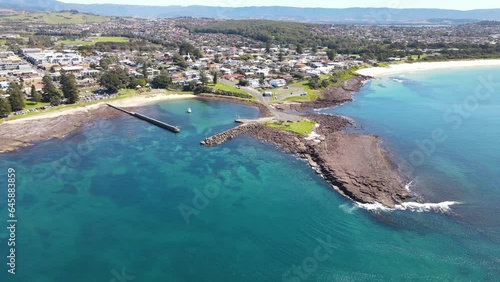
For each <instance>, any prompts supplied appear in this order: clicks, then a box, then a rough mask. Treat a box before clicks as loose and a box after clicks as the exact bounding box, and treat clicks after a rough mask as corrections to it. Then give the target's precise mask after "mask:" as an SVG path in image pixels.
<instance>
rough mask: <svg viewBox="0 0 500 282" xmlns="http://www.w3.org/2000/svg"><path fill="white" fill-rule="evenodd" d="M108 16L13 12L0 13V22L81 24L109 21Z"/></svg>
mask: <svg viewBox="0 0 500 282" xmlns="http://www.w3.org/2000/svg"><path fill="white" fill-rule="evenodd" d="M109 20H110V18H109V17H104V16H96V15H91V14H85V13H72V12H51V13H47V12H43V11H34V12H33V11H32V12H14V13H5V14H0V24H1V23H7V22H8V23H43V24H81V23H99V22H106V21H109Z"/></svg>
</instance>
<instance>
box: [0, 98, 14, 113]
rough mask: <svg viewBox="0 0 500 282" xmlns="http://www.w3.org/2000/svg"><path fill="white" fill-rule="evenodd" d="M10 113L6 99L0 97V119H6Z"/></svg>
mask: <svg viewBox="0 0 500 282" xmlns="http://www.w3.org/2000/svg"><path fill="white" fill-rule="evenodd" d="M11 112H12V109H11V107H10V103H9V101H8V100H7V99H5V98H2V97H0V117H6V116H8V115H9V114H10V113H11Z"/></svg>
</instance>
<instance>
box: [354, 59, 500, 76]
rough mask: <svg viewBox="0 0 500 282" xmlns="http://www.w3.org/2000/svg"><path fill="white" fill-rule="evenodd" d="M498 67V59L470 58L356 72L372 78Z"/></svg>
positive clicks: (397, 65) (398, 65)
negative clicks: (468, 59)
mask: <svg viewBox="0 0 500 282" xmlns="http://www.w3.org/2000/svg"><path fill="white" fill-rule="evenodd" d="M475 67H477V68H481V67H500V59H491V60H470V61H449V62H418V63H405V64H392V65H389V66H388V67H373V68H366V69H360V70H358V71H357V73H358V74H360V75H363V76H368V77H373V78H380V77H385V76H390V75H398V74H405V73H412V72H422V71H432V70H453V69H463V68H475Z"/></svg>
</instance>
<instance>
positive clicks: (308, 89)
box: [285, 80, 320, 102]
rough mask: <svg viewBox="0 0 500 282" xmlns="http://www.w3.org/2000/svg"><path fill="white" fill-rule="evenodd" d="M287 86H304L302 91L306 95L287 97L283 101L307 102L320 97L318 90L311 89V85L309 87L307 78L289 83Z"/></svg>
mask: <svg viewBox="0 0 500 282" xmlns="http://www.w3.org/2000/svg"><path fill="white" fill-rule="evenodd" d="M289 86H290V87H297V88H304V91H305V92H306V93H307V96H295V97H288V98H286V99H285V101H297V102H308V101H315V100H317V99H318V98H319V97H320V91H319V90H313V89H311V87H309V82H308V81H307V80H302V81H299V82H296V83H294V84H290V85H289Z"/></svg>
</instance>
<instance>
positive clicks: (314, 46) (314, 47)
mask: <svg viewBox="0 0 500 282" xmlns="http://www.w3.org/2000/svg"><path fill="white" fill-rule="evenodd" d="M311 53H313V54H316V53H318V47H317V46H316V44H314V45H313V47H312V48H311Z"/></svg>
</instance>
